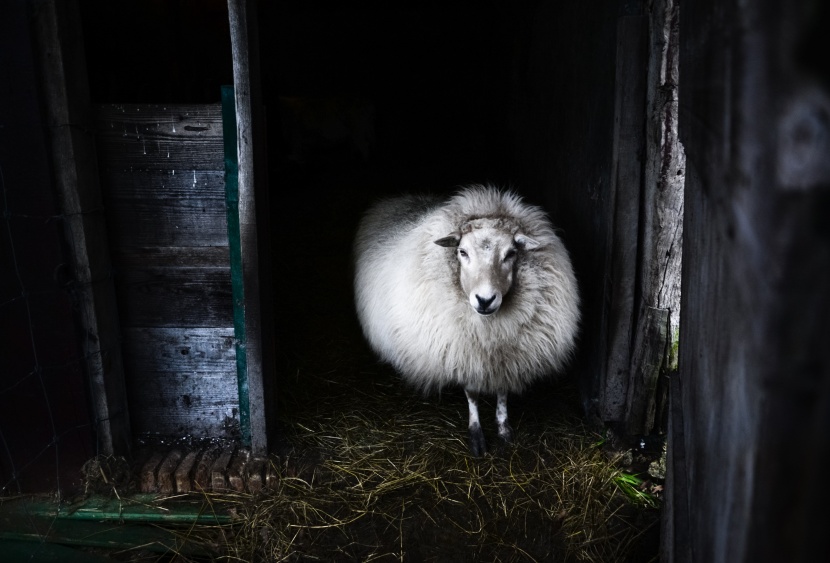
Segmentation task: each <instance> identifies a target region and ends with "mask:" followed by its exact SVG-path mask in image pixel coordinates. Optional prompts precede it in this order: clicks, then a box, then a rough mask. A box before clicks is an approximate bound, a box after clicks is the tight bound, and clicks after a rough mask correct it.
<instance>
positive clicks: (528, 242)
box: [513, 233, 540, 250]
mask: <svg viewBox="0 0 830 563" xmlns="http://www.w3.org/2000/svg"><path fill="white" fill-rule="evenodd" d="M513 240H514V241H516V244H518V245H519V246H521V247H522V248H524V249H525V250H533V249H535V248H539V246H540V243H539V241H537V240H535V239H532V238H530V237H528V236H526V235H523V234H522V233H516V235H515V236H514V237H513Z"/></svg>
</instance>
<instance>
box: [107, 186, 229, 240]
mask: <svg viewBox="0 0 830 563" xmlns="http://www.w3.org/2000/svg"><path fill="white" fill-rule="evenodd" d="M107 215H108V217H109V225H110V236H111V238H112V241H113V245H114V246H116V247H120V248H123V247H128V246H227V244H228V232H227V218H226V213H225V204H224V201H222V200H219V199H195V198H194V199H157V200H149V199H123V200H122V199H117V200H113V201H110V202H108V204H107Z"/></svg>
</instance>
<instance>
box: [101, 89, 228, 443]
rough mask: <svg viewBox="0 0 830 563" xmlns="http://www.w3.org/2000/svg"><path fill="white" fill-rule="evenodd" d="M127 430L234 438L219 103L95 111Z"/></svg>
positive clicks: (147, 434)
mask: <svg viewBox="0 0 830 563" xmlns="http://www.w3.org/2000/svg"><path fill="white" fill-rule="evenodd" d="M96 123H97V125H96V129H97V138H98V159H99V169H100V175H101V182H102V191H103V194H104V202H105V205H106V215H107V225H108V235H109V238H110V245H111V248H112V254H113V262H114V268H115V284H116V291H117V294H118V305H119V315H120V319H121V327H122V334H123V347H124V355H125V371H126V379H127V392H128V400H129V403H130V412H131V416H132V423H133V433H134V434H135V435H136V436H138V437H139V438H142V437H144V438H149V437H154V436H155V437H165V438H170V437H175V438H184V437H189V436H191V437H196V438H204V437H218V438H236V437H238V432H239V401H238V389H237V372H236V354H235V351H234V328H233V310H232V296H231V277H230V259H229V252H228V231H227V218H226V207H225V182H224V150H223V141H222V116H221V106H220V105H219V104H211V105H168V106H162V105H129V104H108V105H101V106H98V107H97V119H96Z"/></svg>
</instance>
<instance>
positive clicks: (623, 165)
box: [600, 16, 648, 421]
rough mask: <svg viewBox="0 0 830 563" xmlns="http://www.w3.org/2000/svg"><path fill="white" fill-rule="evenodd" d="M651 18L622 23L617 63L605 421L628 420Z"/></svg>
mask: <svg viewBox="0 0 830 563" xmlns="http://www.w3.org/2000/svg"><path fill="white" fill-rule="evenodd" d="M647 32H648V18H647V17H645V16H627V17H622V18H620V20H619V22H618V24H617V60H616V84H617V85H616V92H615V109H614V115H615V121H614V148H613V162H612V174H613V176H612V180H613V186H612V188H611V191H612V194H613V195H612V197H613V213H614V216H613V225H614V226H613V229H610V230H609V231H608V236H609V239H608V241H607V245H608V248H610V249H611V255H610V265H609V267H608V271H609V272H610V276H608V278H607V287H606V295H607V299H608V303H609V310H608V311H607V313H606V315H607V318H606V327H607V328H606V330H607V339H608V356H607V364H606V369H605V378H604V381H602V384H601V387H600V414H601V416H602V418H603V420H605V421H617V420H621V419H622V418H623V417H624V416H625V408H626V403H625V401H626V396H627V393H628V380H629V376H630V360H631V356H630V354H631V346H632V333H633V330H632V329H633V327H634V322H635V318H636V311H637V307H636V304H635V294H636V290H637V284H636V282H635V280H636V275H637V252H638V248H637V245H638V230H639V215H640V192H641V189H642V170H643V162H642V156H643V149H644V146H645V129H644V119H645V99H646V98H645V96H646V81H645V76H644V75H643V73H642V72H641V69H642V68H644V67H645V66H646V62H647V59H648V52H647V51H646V49H645V42H646V38H647V36H648V33H647Z"/></svg>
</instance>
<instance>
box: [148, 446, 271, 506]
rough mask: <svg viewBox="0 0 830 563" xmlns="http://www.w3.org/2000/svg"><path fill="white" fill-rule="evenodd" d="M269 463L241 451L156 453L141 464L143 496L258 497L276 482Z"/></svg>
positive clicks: (238, 449) (236, 449)
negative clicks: (220, 493) (206, 493)
mask: <svg viewBox="0 0 830 563" xmlns="http://www.w3.org/2000/svg"><path fill="white" fill-rule="evenodd" d="M272 473H273V469H272V466H271V463H270V462H269V460H268V459H266V458H262V457H254V456H252V455H251V452H250V451H248V450H245V449H240V448H233V447H228V448H204V449H201V450H192V451H188V452H185V451H183V450H181V449H172V450H170V451H166V452H162V451H158V450H157V451H154V452H152V453H151V454H150V455H149V457H148V458H147V459H146V461H144V463H142V464H141V466H140V469H139V479H138V481H139V486H140V488H141V492H143V493H160V494H173V493H188V492H192V491H236V492H240V493H243V492H248V493H256V492H258V491H260V490H262V489H263V488H264V487H267V486H270V485H272V484H273V483H274V482H275V476H274V475H273V474H272Z"/></svg>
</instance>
